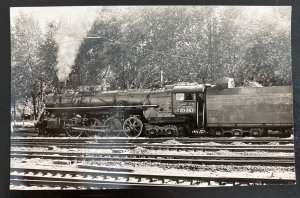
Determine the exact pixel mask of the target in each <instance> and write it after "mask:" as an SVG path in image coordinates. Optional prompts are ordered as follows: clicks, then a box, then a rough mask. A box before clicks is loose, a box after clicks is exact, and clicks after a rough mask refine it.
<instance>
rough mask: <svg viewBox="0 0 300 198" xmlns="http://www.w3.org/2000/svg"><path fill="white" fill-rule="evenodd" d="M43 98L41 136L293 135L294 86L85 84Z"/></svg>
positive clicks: (227, 82)
mask: <svg viewBox="0 0 300 198" xmlns="http://www.w3.org/2000/svg"><path fill="white" fill-rule="evenodd" d="M65 86H66V84H65V82H60V91H59V93H51V94H48V95H47V96H45V97H44V103H45V108H44V110H43V112H42V113H41V114H40V115H39V118H38V122H37V124H36V127H37V128H38V129H39V133H40V134H46V135H54V134H59V133H66V134H67V135H68V136H70V137H78V136H81V135H83V134H85V135H87V136H106V135H112V136H119V135H122V134H123V135H124V134H125V135H126V136H128V137H139V136H146V137H155V136H193V135H199V134H201V135H209V136H266V135H268V134H270V133H275V134H279V135H281V136H284V137H288V136H290V135H291V134H292V132H293V111H292V110H293V105H292V87H290V86H277V87H235V86H234V81H233V79H231V78H223V79H221V80H219V81H217V83H216V85H208V84H198V83H186V82H179V83H176V84H173V85H166V86H165V87H164V88H160V89H155V90H153V89H152V90H151V89H129V90H115V91H106V90H103V87H102V86H80V87H78V89H77V90H76V91H70V90H69V91H68V90H66V87H65Z"/></svg>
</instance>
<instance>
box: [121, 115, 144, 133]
mask: <svg viewBox="0 0 300 198" xmlns="http://www.w3.org/2000/svg"><path fill="white" fill-rule="evenodd" d="M123 129H124V130H129V131H128V132H125V134H126V135H127V136H128V137H138V136H139V135H141V133H142V130H143V123H142V121H141V120H140V119H138V118H137V117H135V116H132V117H129V118H127V119H126V120H125V121H124V123H123Z"/></svg>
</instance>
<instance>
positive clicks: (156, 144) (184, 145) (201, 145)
mask: <svg viewBox="0 0 300 198" xmlns="http://www.w3.org/2000/svg"><path fill="white" fill-rule="evenodd" d="M43 143H45V142H44V141H34V142H33V141H32V142H18V141H17V142H14V141H13V142H11V144H12V145H18V144H24V145H26V144H43ZM47 144H48V145H50V144H51V145H86V144H89V145H100V143H95V142H85V143H83V142H51V141H49V142H47ZM101 145H103V146H133V145H134V146H145V145H148V146H166V147H212V148H218V147H224V145H220V144H217V145H205V144H204V145H203V144H181V143H179V144H159V143H149V144H147V143H117V142H116V143H114V142H111V143H107V142H103V143H101ZM226 147H227V148H248V147H249V148H293V147H294V146H293V145H227V144H226Z"/></svg>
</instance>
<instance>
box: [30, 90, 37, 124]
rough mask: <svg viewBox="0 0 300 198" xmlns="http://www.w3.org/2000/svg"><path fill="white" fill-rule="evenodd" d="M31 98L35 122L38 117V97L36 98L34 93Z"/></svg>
mask: <svg viewBox="0 0 300 198" xmlns="http://www.w3.org/2000/svg"><path fill="white" fill-rule="evenodd" d="M31 96H32V105H33V117H34V120H35V118H36V117H37V113H36V97H35V94H34V93H31Z"/></svg>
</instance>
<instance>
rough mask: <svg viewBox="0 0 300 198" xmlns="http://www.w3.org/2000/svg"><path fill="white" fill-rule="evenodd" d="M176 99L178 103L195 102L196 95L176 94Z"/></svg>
mask: <svg viewBox="0 0 300 198" xmlns="http://www.w3.org/2000/svg"><path fill="white" fill-rule="evenodd" d="M175 99H176V101H193V100H194V94H193V93H176V94H175Z"/></svg>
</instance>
